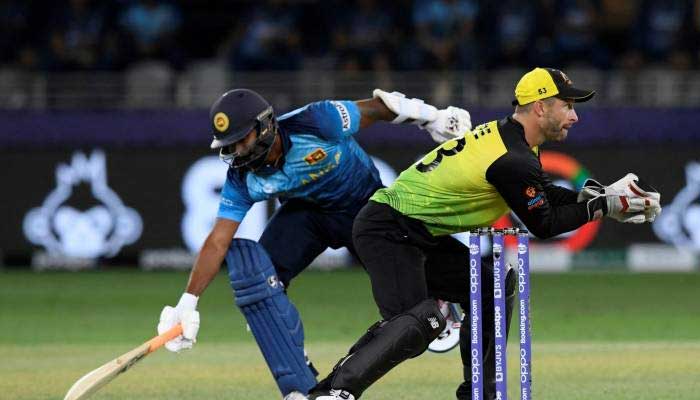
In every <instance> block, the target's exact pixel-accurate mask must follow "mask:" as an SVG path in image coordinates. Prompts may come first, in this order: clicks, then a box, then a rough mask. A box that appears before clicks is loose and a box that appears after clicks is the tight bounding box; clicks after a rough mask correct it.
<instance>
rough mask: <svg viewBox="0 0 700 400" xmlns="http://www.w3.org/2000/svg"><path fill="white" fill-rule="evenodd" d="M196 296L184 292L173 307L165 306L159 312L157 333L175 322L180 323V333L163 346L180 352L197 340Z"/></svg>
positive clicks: (197, 316)
mask: <svg viewBox="0 0 700 400" xmlns="http://www.w3.org/2000/svg"><path fill="white" fill-rule="evenodd" d="M198 299H199V298H198V297H197V296H194V295H192V294H189V293H185V294H183V295H182V297H181V298H180V301H179V302H178V303H177V305H176V306H175V307H171V306H165V307H163V311H161V313H160V323H158V334H159V335H160V334H162V333H163V332H166V331H168V330H169V329H170V328H172V327H173V326H175V325H177V324H181V325H182V335H180V336H178V337H177V338H175V339H173V340H171V341H169V342H168V343H166V344H165V348H166V349H168V350H170V351H173V352H176V353H177V352H180V351H181V350H186V349H191V348H192V346H193V345H194V343H196V342H197V332H199V311H197V310H196V308H197V301H198Z"/></svg>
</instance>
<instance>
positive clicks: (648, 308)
mask: <svg viewBox="0 0 700 400" xmlns="http://www.w3.org/2000/svg"><path fill="white" fill-rule="evenodd" d="M186 279H187V275H186V274H184V273H174V272H160V273H143V272H136V271H134V270H126V269H125V270H117V271H101V272H81V273H42V274H33V273H29V272H4V273H0V327H2V328H3V329H0V355H1V359H2V362H0V376H2V377H3V378H2V379H0V393H1V395H0V398H8V399H60V398H62V397H63V395H64V394H65V391H66V390H67V389H68V387H69V386H70V385H71V384H72V383H73V382H74V381H75V380H76V379H77V378H78V377H80V376H81V375H83V374H84V373H86V372H88V371H89V370H91V369H94V368H96V367H97V366H99V365H101V364H102V363H104V362H106V361H109V360H111V359H113V358H115V357H116V356H118V355H119V354H122V353H124V352H126V351H127V350H130V349H131V348H133V347H135V346H136V345H138V344H140V343H142V342H143V341H145V340H146V339H148V338H149V337H150V336H152V335H153V334H154V333H155V332H154V330H155V325H156V322H157V318H158V315H159V312H160V309H161V308H162V306H163V305H164V304H173V303H174V302H176V301H177V299H178V297H179V295H180V293H181V291H182V289H183V286H184V284H185V281H186ZM699 288H700V274H639V275H635V274H626V273H572V274H561V275H560V274H544V275H543V274H535V275H533V277H532V313H533V315H532V318H533V335H534V344H533V353H534V355H533V387H534V398H535V399H537V400H540V399H615V400H618V399H635V400H636V399H674V400H679V399H697V398H699V397H700V396H699V395H698V393H700V381H698V379H697V376H698V374H700V333H699V332H700V304H699V303H698V302H697V293H698V289H699ZM290 295H291V297H292V299H293V300H294V301H295V303H296V304H297V306H298V308H299V309H300V311H301V313H302V316H303V318H304V323H305V327H306V336H307V348H308V350H309V352H310V355H311V356H312V357H313V360H314V362H315V363H316V366H317V367H319V369H320V370H321V373H322V374H324V373H327V372H328V370H329V369H330V368H331V367H332V365H333V364H334V363H335V361H336V360H337V359H338V358H339V357H340V356H341V355H343V354H344V353H345V352H346V351H347V348H348V347H349V346H350V345H351V344H352V343H353V342H354V340H355V339H356V338H357V337H359V335H360V334H361V333H362V332H363V331H364V329H366V327H367V326H369V325H370V324H371V323H372V322H374V321H375V320H376V319H377V318H378V314H377V312H376V309H375V306H374V304H373V302H372V298H371V294H370V290H369V282H368V280H367V277H366V275H365V273H364V272H363V271H361V270H359V269H355V270H349V271H337V272H318V271H308V272H305V273H304V274H302V275H301V276H300V277H299V278H298V279H297V280H296V281H295V282H294V285H293V286H292V287H291V288H290ZM232 304H233V300H232V296H231V292H230V289H228V284H227V282H226V277H225V276H223V275H222V276H219V277H218V278H217V279H216V280H215V281H214V282H213V283H212V285H211V287H210V288H209V289H208V290H207V292H206V294H205V296H203V298H202V300H201V302H200V311H201V313H202V328H201V331H200V335H199V343H198V344H197V345H196V346H195V348H194V350H193V351H190V352H186V353H183V354H179V355H173V354H170V353H168V352H166V351H160V352H157V353H155V354H153V355H151V356H149V357H148V358H147V359H146V360H144V361H143V362H142V363H140V364H139V365H137V366H136V367H135V368H134V369H133V370H131V371H129V372H128V373H126V374H124V375H123V376H121V377H120V378H119V379H118V380H116V381H115V382H113V383H111V384H110V385H108V386H107V387H105V388H103V389H102V390H101V391H100V392H98V393H97V394H96V395H95V396H94V398H95V399H184V398H196V399H276V398H279V395H278V393H277V391H276V388H275V386H274V383H273V382H272V379H271V377H270V375H269V372H268V371H267V369H266V367H265V364H264V361H263V359H262V357H261V356H260V354H259V351H258V350H257V348H256V347H255V345H254V343H253V340H252V338H251V337H250V334H249V333H248V332H246V330H245V322H244V320H243V319H242V317H241V316H240V313H238V311H236V310H235V309H234V307H233V305H232ZM515 336H516V335H513V339H515ZM516 347H517V344H515V342H511V346H510V351H511V353H512V352H513V351H515V349H516ZM510 359H511V360H512V361H513V362H511V363H510V366H509V367H510V373H509V381H510V390H511V397H512V398H515V391H516V390H517V380H518V375H517V365H516V363H515V362H514V361H516V357H515V354H514V353H512V355H511V357H510ZM460 381H461V363H460V360H459V354H458V352H457V351H453V352H451V353H448V354H442V355H437V354H424V355H422V356H421V357H419V358H417V359H413V360H409V361H407V362H405V363H404V364H402V365H400V366H399V367H398V368H396V369H395V370H394V371H392V372H391V373H389V374H388V375H387V376H386V377H385V378H383V379H382V380H381V381H380V382H378V383H377V384H376V385H374V386H373V387H372V388H370V389H369V390H368V391H367V392H366V394H365V396H363V398H367V399H394V398H401V399H425V398H431V399H433V398H434V399H451V398H454V394H453V393H454V390H455V388H456V386H457V384H458V383H459V382H460Z"/></svg>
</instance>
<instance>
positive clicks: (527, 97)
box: [513, 68, 595, 106]
mask: <svg viewBox="0 0 700 400" xmlns="http://www.w3.org/2000/svg"><path fill="white" fill-rule="evenodd" d="M594 94H595V91H593V90H586V89H577V88H575V87H573V84H572V82H571V79H569V77H568V76H566V74H564V73H563V72H561V71H560V70H558V69H553V68H535V69H533V70H532V71H530V72H528V73H527V74H525V75H523V77H522V78H520V81H518V84H517V85H516V86H515V100H513V105H514V106H515V105H521V106H524V105H525V104H529V103H532V102H533V101H537V100H542V99H546V98H548V97H553V96H557V97H559V98H561V99H566V100H573V101H574V102H577V103H580V102H584V101H588V100H590V99H591V98H592V97H593V95H594Z"/></svg>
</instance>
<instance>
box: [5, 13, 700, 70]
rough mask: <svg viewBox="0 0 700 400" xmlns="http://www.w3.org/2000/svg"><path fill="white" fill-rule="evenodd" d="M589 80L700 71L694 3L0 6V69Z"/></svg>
mask: <svg viewBox="0 0 700 400" xmlns="http://www.w3.org/2000/svg"><path fill="white" fill-rule="evenodd" d="M212 58H217V59H219V60H221V61H223V62H225V64H226V65H227V67H228V68H229V69H231V70H240V71H248V70H299V69H303V68H306V67H307V66H308V65H314V66H316V67H318V66H319V65H320V66H321V67H323V68H327V69H335V70H370V71H378V70H409V71H410V70H442V69H444V70H479V69H486V68H494V67H522V68H524V67H529V66H532V65H535V64H537V65H556V66H559V67H567V66H572V65H574V66H585V67H594V68H597V69H634V68H639V67H641V66H648V65H654V66H662V67H665V68H671V69H677V70H685V69H690V68H695V67H697V66H698V65H699V63H700V1H699V0H665V1H654V0H624V1H620V0H537V1H521V0H504V1H489V0H481V1H480V0H393V1H378V0H343V1H339V0H325V1H314V0H273V1H231V0H229V1H224V0H218V1H216V0H210V1H206V2H205V1H197V0H183V1H168V0H57V1H51V2H44V1H26V0H3V1H2V2H0V66H5V67H14V68H19V69H23V70H37V71H49V72H56V71H83V70H99V71H101V70H123V69H125V68H128V67H129V66H130V65H132V64H133V63H137V62H140V61H143V60H153V59H156V60H161V61H164V62H166V63H168V64H169V66H170V67H171V68H173V69H175V70H183V69H185V68H186V67H187V65H188V64H189V63H191V62H192V61H193V60H197V59H212Z"/></svg>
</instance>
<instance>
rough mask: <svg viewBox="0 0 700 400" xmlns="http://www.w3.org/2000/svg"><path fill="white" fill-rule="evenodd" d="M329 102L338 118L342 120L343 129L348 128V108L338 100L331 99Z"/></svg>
mask: <svg viewBox="0 0 700 400" xmlns="http://www.w3.org/2000/svg"><path fill="white" fill-rule="evenodd" d="M331 104H333V106H334V107H335V110H336V111H338V115H339V116H340V120H341V121H342V122H343V131H347V130H348V129H350V112H348V108H347V107H345V105H344V104H343V103H341V102H339V101H331Z"/></svg>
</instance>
